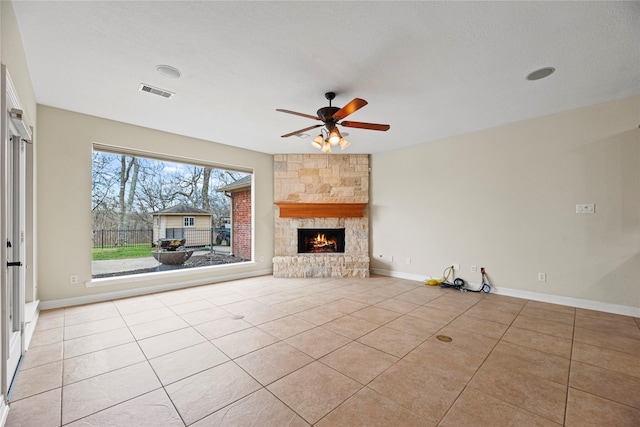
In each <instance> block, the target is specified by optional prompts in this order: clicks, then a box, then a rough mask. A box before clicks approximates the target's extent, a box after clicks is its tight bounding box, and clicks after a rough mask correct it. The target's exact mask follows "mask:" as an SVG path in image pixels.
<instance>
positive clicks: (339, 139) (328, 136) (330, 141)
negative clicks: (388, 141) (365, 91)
mask: <svg viewBox="0 0 640 427" xmlns="http://www.w3.org/2000/svg"><path fill="white" fill-rule="evenodd" d="M324 97H325V98H327V99H328V100H329V106H328V107H322V108H320V109H319V110H318V111H317V113H316V114H317V116H312V115H311V114H304V113H298V112H296V111H291V110H283V109H281V108H278V109H276V111H280V112H281V113H287V114H294V115H296V116H301V117H306V118H308V119H313V120H320V121H321V122H323V124H317V125H313V126H309V127H307V128H304V129H299V130H296V131H294V132H290V133H287V134H285V135H282V138H287V137H289V136H293V135H300V134H301V133H303V132H306V131H308V130H311V129H315V128H319V127H321V126H323V128H322V129H321V130H320V131H321V132H320V135H318V136H317V137H316V138H315V139H314V140H313V142H312V143H311V145H313V146H314V147H315V148H318V149H319V150H322V151H323V152H325V153H330V152H331V146H332V145H334V146H335V145H340V148H342V149H343V150H344V149H345V148H347V147H348V146H349V145H350V144H349V142H348V141H347V140H346V139H344V137H343V136H342V135H341V134H340V131H339V130H338V128H337V127H336V126H337V125H340V126H344V127H351V128H358V129H370V130H380V131H387V130H389V128H391V126H389V125H383V124H378V123H364V122H350V121H342V119H344V118H345V117H347V116H348V115H350V114H353V113H354V112H356V111H358V110H359V109H361V108H362V107H364V106H365V105H367V101H365V100H364V99H360V98H354V99H353V100H352V101H351V102H349V103H348V104H347V105H345V106H344V107H342V108H338V107H333V106H332V105H331V101H332V100H333V99H334V98H335V97H336V94H335V92H327V93H325V94H324Z"/></svg>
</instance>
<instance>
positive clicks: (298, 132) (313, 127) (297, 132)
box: [282, 125, 322, 138]
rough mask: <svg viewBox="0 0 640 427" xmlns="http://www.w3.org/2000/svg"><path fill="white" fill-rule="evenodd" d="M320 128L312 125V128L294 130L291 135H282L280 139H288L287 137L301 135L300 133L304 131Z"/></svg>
mask: <svg viewBox="0 0 640 427" xmlns="http://www.w3.org/2000/svg"><path fill="white" fill-rule="evenodd" d="M320 126H322V125H313V126H309V127H308V128H304V129H300V130H296V131H294V132H291V133H288V134H286V135H282V138H286V137H288V136H293V135H299V134H301V133H302V132H306V131H308V130H311V129H315V128H319V127H320Z"/></svg>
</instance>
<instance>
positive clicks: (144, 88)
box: [138, 83, 175, 98]
mask: <svg viewBox="0 0 640 427" xmlns="http://www.w3.org/2000/svg"><path fill="white" fill-rule="evenodd" d="M138 90H140V91H141V92H148V93H152V94H154V95H160V96H162V97H163V98H173V96H174V95H175V93H173V92H169V91H168V90H164V89H160V88H157V87H153V86H150V85H147V84H144V83H140V87H138Z"/></svg>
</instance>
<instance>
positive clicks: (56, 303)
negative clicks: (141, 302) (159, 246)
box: [40, 269, 273, 310]
mask: <svg viewBox="0 0 640 427" xmlns="http://www.w3.org/2000/svg"><path fill="white" fill-rule="evenodd" d="M272 273H273V270H271V269H267V270H259V271H252V272H249V273H237V274H229V275H226V276H218V277H210V278H206V279H198V280H190V281H186V282H177V283H168V284H164V285H156V286H146V287H143V288H134V289H125V290H122V291H113V292H103V293H99V294H93V295H83V296H79V297H72V298H64V299H57V300H51V301H41V302H40V310H49V309H52V308H62V307H71V306H74V305H82V304H91V303H94V302H102V301H109V300H113V299H119V298H128V297H135V296H140V295H146V294H152V293H155V292H163V291H172V290H175V289H183V288H189V287H192V286H201V285H208V284H213V283H219V282H228V281H230V280H238V279H246V278H249V277H257V276H264V275H268V274H272Z"/></svg>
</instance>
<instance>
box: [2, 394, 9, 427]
mask: <svg viewBox="0 0 640 427" xmlns="http://www.w3.org/2000/svg"><path fill="white" fill-rule="evenodd" d="M1 397H2V398H1V399H0V426H3V425H4V424H5V423H6V422H7V417H8V416H9V405H7V402H6V399H5V396H1Z"/></svg>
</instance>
